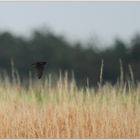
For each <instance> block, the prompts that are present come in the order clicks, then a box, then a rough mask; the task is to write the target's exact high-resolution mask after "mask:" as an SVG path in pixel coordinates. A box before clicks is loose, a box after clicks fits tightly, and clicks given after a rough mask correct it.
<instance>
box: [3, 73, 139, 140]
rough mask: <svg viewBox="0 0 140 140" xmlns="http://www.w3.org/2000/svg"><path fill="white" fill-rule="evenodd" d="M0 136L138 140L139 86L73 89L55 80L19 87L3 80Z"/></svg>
mask: <svg viewBox="0 0 140 140" xmlns="http://www.w3.org/2000/svg"><path fill="white" fill-rule="evenodd" d="M0 138H140V85H138V86H137V87H135V88H133V86H131V84H130V85H129V86H128V87H126V85H125V84H124V85H123V84H121V85H120V84H116V85H115V86H112V85H111V84H109V83H106V84H105V85H104V86H99V88H96V89H95V88H88V87H85V88H78V87H77V86H76V84H75V82H74V80H72V81H68V80H67V77H65V78H64V79H62V78H61V77H59V78H58V79H57V80H56V81H55V83H53V84H52V82H51V80H50V78H48V79H46V80H45V81H44V82H40V81H36V82H31V81H30V84H29V86H28V87H23V86H21V85H20V81H18V80H17V82H16V81H13V82H10V80H9V79H8V77H6V76H5V77H4V78H1V80H0Z"/></svg>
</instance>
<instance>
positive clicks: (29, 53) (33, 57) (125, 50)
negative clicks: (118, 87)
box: [0, 30, 140, 86]
mask: <svg viewBox="0 0 140 140" xmlns="http://www.w3.org/2000/svg"><path fill="white" fill-rule="evenodd" d="M95 43H96V42H95ZM97 47H98V44H96V45H95V44H94V42H93V43H87V44H85V45H84V44H81V43H80V42H77V43H73V44H72V43H69V42H68V41H67V40H66V39H65V37H63V36H61V35H56V34H54V33H52V32H48V31H45V30H35V31H34V32H33V33H32V35H31V36H30V37H29V38H24V37H20V36H16V35H14V34H12V33H10V32H1V33H0V71H1V73H2V72H3V71H7V73H8V74H9V73H10V72H11V69H10V68H11V66H10V61H11V59H13V60H14V62H15V66H16V68H17V69H18V71H19V73H20V76H21V77H22V79H26V78H28V77H29V71H31V67H30V66H31V64H32V63H33V62H36V61H45V60H46V61H47V62H48V64H47V67H46V73H47V75H48V74H49V73H51V74H52V75H54V74H58V73H59V71H60V70H61V71H62V75H64V72H65V71H68V72H69V73H71V72H72V71H73V72H74V73H75V79H76V82H77V83H78V84H80V85H84V86H85V85H86V83H87V82H86V81H87V78H88V80H89V86H97V83H98V81H99V77H98V75H99V73H100V65H101V61H102V60H104V70H103V79H104V81H103V83H104V82H106V81H109V82H111V83H113V84H115V83H116V82H117V81H118V77H119V75H120V69H119V67H120V61H119V60H120V59H121V61H122V67H123V73H124V80H125V81H127V80H128V79H129V78H130V72H129V67H128V65H131V69H132V71H133V73H134V78H135V82H136V81H138V80H140V74H139V71H140V63H139V62H140V55H139V54H140V35H139V34H136V35H135V36H134V37H133V38H132V39H131V41H129V42H128V43H126V42H124V41H122V40H121V39H116V40H114V43H112V44H111V45H110V46H108V47H107V48H106V49H104V50H99V49H98V48H97ZM105 47H106V46H105ZM9 75H10V74H9Z"/></svg>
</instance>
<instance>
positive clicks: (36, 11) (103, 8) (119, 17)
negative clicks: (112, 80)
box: [0, 1, 140, 43]
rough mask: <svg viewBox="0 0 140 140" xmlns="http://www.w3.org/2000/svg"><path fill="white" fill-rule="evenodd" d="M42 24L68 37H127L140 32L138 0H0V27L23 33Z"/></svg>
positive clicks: (105, 39)
mask: <svg viewBox="0 0 140 140" xmlns="http://www.w3.org/2000/svg"><path fill="white" fill-rule="evenodd" d="M42 26H47V27H49V28H50V29H51V30H52V31H54V32H56V33H58V34H64V35H66V37H67V38H69V39H71V40H77V39H78V40H79V39H80V40H82V41H86V40H89V39H90V38H96V37H97V38H99V39H100V41H102V43H111V41H112V40H113V39H114V38H115V37H120V38H122V39H124V40H127V39H130V38H131V37H132V36H133V34H134V33H136V32H140V2H138V1H137V2H94V1H91V2H72V1H71V2H66V1H65V2H58V1H57V2H47V1H46V2H40V1H38V2H0V31H5V30H8V31H12V32H14V33H18V34H22V35H25V36H26V35H29V33H30V32H31V31H32V29H34V28H38V27H42Z"/></svg>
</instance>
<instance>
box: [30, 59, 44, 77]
mask: <svg viewBox="0 0 140 140" xmlns="http://www.w3.org/2000/svg"><path fill="white" fill-rule="evenodd" d="M45 64H46V62H45V61H43V62H35V63H33V64H32V67H33V68H35V69H36V73H37V77H38V79H40V78H41V77H42V75H43V71H44V68H45Z"/></svg>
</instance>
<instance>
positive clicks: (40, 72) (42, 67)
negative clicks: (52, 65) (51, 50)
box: [36, 66, 44, 79]
mask: <svg viewBox="0 0 140 140" xmlns="http://www.w3.org/2000/svg"><path fill="white" fill-rule="evenodd" d="M43 70H44V66H38V67H37V68H36V71H37V77H38V78H39V79H40V78H41V77H42V74H43Z"/></svg>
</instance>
